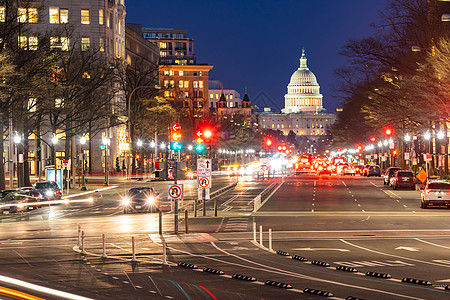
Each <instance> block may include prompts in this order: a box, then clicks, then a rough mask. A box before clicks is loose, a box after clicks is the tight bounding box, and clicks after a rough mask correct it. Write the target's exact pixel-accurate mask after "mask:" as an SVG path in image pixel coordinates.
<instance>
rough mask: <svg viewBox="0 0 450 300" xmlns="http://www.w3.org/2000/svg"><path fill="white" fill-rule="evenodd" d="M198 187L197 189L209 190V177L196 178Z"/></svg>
mask: <svg viewBox="0 0 450 300" xmlns="http://www.w3.org/2000/svg"><path fill="white" fill-rule="evenodd" d="M198 187H199V188H204V189H205V188H210V187H211V177H206V176H202V177H198Z"/></svg>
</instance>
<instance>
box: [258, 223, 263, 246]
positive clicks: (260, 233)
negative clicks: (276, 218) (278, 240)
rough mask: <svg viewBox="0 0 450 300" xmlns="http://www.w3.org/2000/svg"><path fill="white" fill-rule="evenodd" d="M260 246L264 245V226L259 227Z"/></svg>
mask: <svg viewBox="0 0 450 300" xmlns="http://www.w3.org/2000/svg"><path fill="white" fill-rule="evenodd" d="M259 244H260V245H261V246H262V245H263V231H262V225H259Z"/></svg>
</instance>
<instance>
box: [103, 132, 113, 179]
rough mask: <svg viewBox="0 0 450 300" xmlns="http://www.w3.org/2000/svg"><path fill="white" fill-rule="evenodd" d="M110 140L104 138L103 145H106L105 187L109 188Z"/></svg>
mask: <svg viewBox="0 0 450 300" xmlns="http://www.w3.org/2000/svg"><path fill="white" fill-rule="evenodd" d="M110 142H111V141H110V139H109V138H108V137H107V136H105V137H104V138H103V145H105V183H104V186H109V168H108V150H109V149H108V146H109V144H110Z"/></svg>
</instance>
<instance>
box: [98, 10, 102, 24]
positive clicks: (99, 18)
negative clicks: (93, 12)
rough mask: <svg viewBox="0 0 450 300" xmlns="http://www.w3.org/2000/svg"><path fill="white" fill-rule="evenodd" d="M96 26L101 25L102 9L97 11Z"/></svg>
mask: <svg viewBox="0 0 450 300" xmlns="http://www.w3.org/2000/svg"><path fill="white" fill-rule="evenodd" d="M98 24H100V25H103V9H99V10H98Z"/></svg>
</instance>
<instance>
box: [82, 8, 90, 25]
mask: <svg viewBox="0 0 450 300" xmlns="http://www.w3.org/2000/svg"><path fill="white" fill-rule="evenodd" d="M89 23H90V22H89V9H82V10H81V24H86V25H89Z"/></svg>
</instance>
